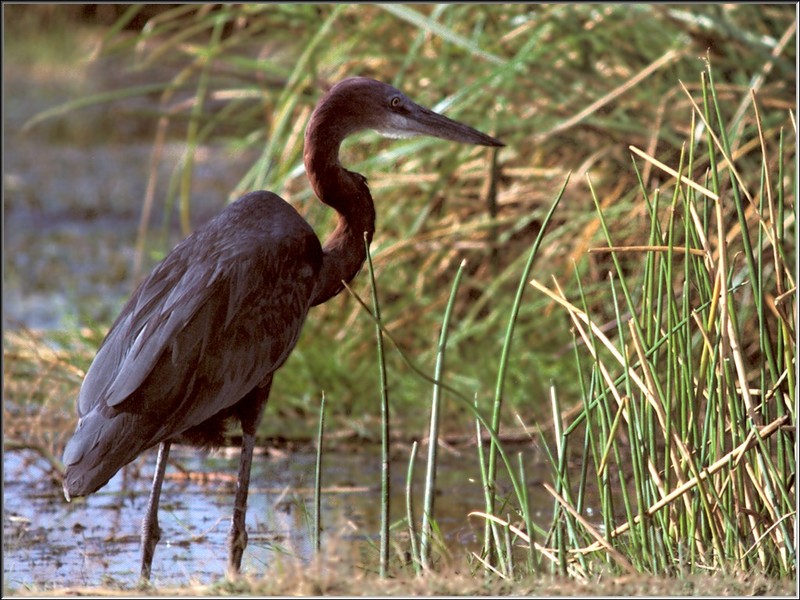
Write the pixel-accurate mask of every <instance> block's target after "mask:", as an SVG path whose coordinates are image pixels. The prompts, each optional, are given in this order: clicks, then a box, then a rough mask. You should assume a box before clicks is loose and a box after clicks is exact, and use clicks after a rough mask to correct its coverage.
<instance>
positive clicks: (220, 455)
mask: <svg viewBox="0 0 800 600" xmlns="http://www.w3.org/2000/svg"><path fill="white" fill-rule="evenodd" d="M397 454H398V456H397V457H396V459H394V460H393V463H394V467H393V469H394V473H393V482H392V484H393V488H394V490H393V495H392V503H393V507H392V522H393V523H394V522H396V521H399V520H400V519H402V518H403V517H404V516H405V493H404V485H405V482H404V481H403V479H404V474H405V471H406V464H405V462H406V461H407V455H406V456H402V454H403V453H402V452H398V453H397ZM170 459H171V465H170V467H169V468H168V471H167V472H168V479H167V481H166V482H165V484H164V489H163V492H162V500H161V510H160V513H159V522H160V525H161V528H162V531H163V533H162V538H161V542H160V543H159V545H158V548H157V549H156V555H155V559H154V561H153V575H152V581H153V583H155V584H156V585H159V586H169V585H186V584H187V583H192V582H197V583H211V582H213V581H216V580H218V579H219V578H221V577H222V576H223V575H224V573H225V566H226V561H227V546H226V544H227V533H228V527H229V523H230V520H229V519H230V512H231V506H232V502H233V491H234V482H233V480H232V476H233V474H234V473H235V472H236V465H237V452H235V451H219V452H217V453H214V454H211V455H204V454H202V453H200V452H199V451H197V450H194V449H191V448H185V447H180V446H178V447H174V450H173V452H172V453H171V456H170ZM154 461H155V457H154V453H153V452H151V453H149V454H148V455H146V456H145V457H143V458H142V459H141V460H139V461H137V462H136V463H134V464H133V465H131V466H130V467H129V468H127V469H125V470H124V471H123V472H121V473H119V474H117V476H115V477H114V478H113V479H112V480H111V482H110V483H109V484H108V485H107V486H106V487H105V488H103V489H102V490H101V491H99V492H97V493H95V494H94V495H92V496H89V497H88V498H85V499H77V500H74V501H73V502H72V503H69V504H68V503H67V502H66V501H65V500H64V498H63V497H62V496H61V493H60V489H59V487H58V485H57V484H56V483H55V482H53V481H51V480H49V478H47V477H44V476H43V473H46V471H47V470H46V465H44V464H42V462H41V459H39V458H37V457H35V456H33V455H31V454H28V453H25V452H7V453H6V454H5V456H4V461H3V462H4V464H3V470H4V480H5V481H4V483H5V489H4V517H3V539H4V548H3V557H4V561H3V579H4V582H5V586H6V588H11V589H19V588H25V587H27V586H45V587H48V588H49V587H60V586H81V585H86V586H96V585H121V586H124V587H130V586H133V585H135V584H136V581H137V578H138V573H139V565H140V563H139V561H140V547H139V523H140V521H141V517H142V515H143V513H144V510H145V505H146V502H147V497H148V493H149V486H150V476H151V473H152V470H153V466H154ZM474 462H475V461H474V459H473V458H472V457H471V456H466V455H461V456H453V455H448V456H445V457H443V459H442V462H441V468H440V470H439V479H438V482H437V488H438V490H439V494H438V495H437V498H436V509H435V510H436V515H437V522H438V524H439V526H440V528H441V531H442V533H443V535H444V537H445V540H446V542H447V546H448V548H449V549H450V550H451V551H454V552H462V551H463V552H468V551H469V550H471V549H477V543H478V539H479V538H480V536H481V531H482V523H481V521H480V520H479V519H476V518H474V517H473V518H469V517H468V514H469V512H470V511H472V510H481V508H482V499H481V498H482V497H481V491H480V487H479V485H478V484H477V483H476V482H473V481H470V480H468V479H467V475H465V474H466V473H470V472H472V473H477V472H478V471H477V470H476V469H472V468H471V467H472V466H475V465H474ZM182 471H185V472H192V473H201V474H205V477H204V478H199V477H192V478H187V477H185V476H181V475H180V473H181V472H182ZM423 471H424V464H423V463H422V461H420V464H419V465H418V467H417V473H416V474H417V476H418V477H417V479H418V481H415V490H414V502H415V506H416V510H417V511H419V510H420V508H419V507H420V506H421V490H422V482H421V477H422V474H423V473H422V472H423ZM379 472H380V461H379V457H378V456H377V454H374V453H370V452H369V451H367V452H364V451H359V452H352V453H347V452H334V453H329V454H328V455H327V456H326V457H325V464H324V476H323V483H322V487H323V496H322V502H321V519H322V525H323V530H324V531H323V536H322V543H321V546H322V552H323V553H332V554H335V555H337V556H347V557H348V560H354V561H356V564H364V565H365V566H368V567H372V568H374V566H375V565H376V564H377V545H378V537H377V534H378V530H379V518H380V517H379V514H380V509H379V501H378V499H379V495H380V494H379ZM313 477H314V455H313V454H312V453H311V452H299V453H298V452H293V453H291V455H287V456H281V457H274V456H269V455H267V454H263V453H262V454H260V455H258V456H257V457H256V461H255V462H254V466H253V477H252V482H251V489H250V501H249V508H248V514H247V528H248V533H249V538H250V541H249V544H248V547H247V550H246V552H245V557H244V563H243V569H244V571H245V572H246V573H250V574H253V575H258V574H259V573H262V572H264V571H265V570H266V569H267V568H268V567H269V566H274V564H275V563H276V561H286V560H288V559H290V558H292V559H300V560H309V559H310V558H311V557H312V555H313V549H312V545H311V544H312V542H311V536H310V533H311V522H312V521H311V519H312V517H311V515H312V513H313ZM529 484H530V485H529V489H530V493H531V502H532V506H533V510H534V516H535V518H536V519H537V521H539V522H540V523H542V524H545V523H546V522H547V521H548V514H549V511H550V509H551V508H552V501H551V500H549V499H548V498H547V497H546V495H545V494H544V493H543V492H542V488H541V486H540V485H536V484H535V482H529ZM417 519H419V517H417ZM405 531H406V530H405V527H404V526H403V527H402V528H400V529H399V530H398V532H397V533H394V534H393V535H394V538H395V540H396V541H398V542H399V544H400V546H401V547H403V548H407V547H408V543H407V539H406V538H405V535H404V534H405Z"/></svg>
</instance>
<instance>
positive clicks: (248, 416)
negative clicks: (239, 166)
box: [63, 77, 503, 581]
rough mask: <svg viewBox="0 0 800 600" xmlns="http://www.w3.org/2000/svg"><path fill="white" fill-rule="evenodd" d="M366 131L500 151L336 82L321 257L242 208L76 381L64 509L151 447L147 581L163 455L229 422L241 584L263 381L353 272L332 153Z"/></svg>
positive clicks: (315, 127)
mask: <svg viewBox="0 0 800 600" xmlns="http://www.w3.org/2000/svg"><path fill="white" fill-rule="evenodd" d="M366 129H371V130H374V131H377V132H378V133H381V134H383V135H386V136H389V137H408V136H414V135H427V136H433V137H437V138H441V139H444V140H449V141H453V142H459V143H465V144H474V145H482V146H495V147H498V146H503V143H502V142H500V141H499V140H497V139H495V138H494V137H491V136H489V135H486V134H484V133H481V132H480V131H477V130H476V129H473V128H472V127H469V126H467V125H465V124H463V123H459V122H458V121H455V120H452V119H450V118H448V117H445V116H443V115H441V114H438V113H436V112H434V111H431V110H429V109H427V108H425V107H423V106H420V105H419V104H416V103H415V102H412V101H411V100H409V98H408V97H406V96H405V95H404V94H403V93H402V92H400V91H399V90H398V89H396V88H395V87H393V86H391V85H388V84H386V83H383V82H380V81H376V80H374V79H370V78H366V77H351V78H347V79H344V80H342V81H340V82H339V83H337V84H336V85H334V86H333V87H332V88H331V89H330V90H329V91H328V92H327V93H326V94H325V95H324V96H323V97H322V99H321V100H320V101H319V102H318V104H317V106H316V108H315V109H314V112H313V113H312V115H311V117H310V119H309V123H308V126H307V128H306V132H305V140H304V151H303V161H304V164H305V170H306V175H307V177H308V180H309V182H310V184H311V188H312V189H313V191H314V193H315V194H316V196H317V198H318V199H319V200H320V201H322V202H323V203H324V204H326V205H327V206H329V207H331V208H333V209H334V210H335V211H336V213H338V220H337V223H336V226H335V228H334V230H333V232H332V233H331V234H330V235H329V237H328V238H327V239H326V241H325V243H324V244H322V243H320V240H319V238H318V237H317V236H316V234H315V233H314V230H313V229H312V227H311V226H310V225H309V224H308V223H307V222H306V221H305V219H303V217H301V216H300V214H299V213H298V212H297V211H296V210H295V209H294V208H293V207H292V206H291V205H290V204H289V203H288V202H286V201H285V200H283V199H282V198H281V197H280V196H278V195H276V194H274V193H271V192H267V191H255V192H250V193H248V194H245V195H244V196H242V197H241V198H239V199H238V200H237V201H235V202H233V203H231V204H229V205H228V206H227V207H226V208H225V209H223V210H222V211H221V212H220V213H219V214H218V215H217V216H216V217H214V218H212V219H211V220H210V221H209V222H207V223H206V224H205V225H204V226H201V227H199V228H197V229H196V230H195V231H194V232H193V233H192V234H191V235H189V236H188V237H186V238H185V239H184V240H183V241H181V242H180V243H178V245H176V246H175V247H174V248H173V250H172V251H170V252H169V253H168V254H167V256H166V257H165V258H164V259H163V260H162V261H161V262H160V263H159V264H158V265H157V266H156V267H155V268H154V269H153V271H152V272H151V273H150V274H149V275H148V276H147V277H146V278H145V279H144V280H143V281H142V282H141V283H140V285H139V286H138V287H137V288H136V290H135V291H134V292H133V294H132V295H131V297H130V299H129V300H128V302H127V303H126V304H125V305H124V306H123V308H122V310H121V312H120V314H119V316H118V317H117V319H116V320H115V321H114V323H113V324H112V326H111V328H110V329H109V331H108V334H107V335H106V337H105V339H104V340H103V342H102V344H101V345H100V348H99V349H98V351H97V354H96V356H95V358H94V360H93V361H92V363H91V365H90V367H89V369H88V371H87V372H86V376H85V377H84V380H83V383H82V384H81V388H80V392H79V394H78V399H77V412H78V423H77V427H76V430H75V433H74V434H73V436H72V438H70V440H69V441H68V442H67V444H66V447H65V449H64V456H63V462H64V466H65V471H64V479H63V488H64V495H65V497H66V499H67V501H69V500H70V499H71V498H73V497H77V496H85V495H88V494H91V493H93V492H95V491H97V490H98V489H100V488H102V487H103V486H104V485H105V484H106V483H108V481H109V480H110V479H111V477H113V476H114V474H116V473H117V471H119V470H120V469H121V468H122V467H124V466H125V465H127V464H128V463H130V462H131V461H133V460H134V459H135V458H137V457H138V456H139V455H140V454H142V453H143V452H145V451H146V450H148V449H150V448H153V447H155V446H158V455H157V458H156V466H155V474H154V476H153V483H152V487H151V490H150V497H149V500H148V504H147V507H146V509H145V515H144V517H143V519H142V528H141V557H142V558H141V572H140V574H141V579H142V580H144V581H148V580H149V579H150V574H151V568H152V562H153V555H154V552H155V548H156V545H157V544H158V541H159V539H160V537H161V530H160V528H159V525H158V504H159V498H160V495H161V487H162V483H163V480H164V474H165V469H166V466H167V460H168V457H169V451H170V446H171V445H172V444H174V443H181V444H190V445H200V446H204V447H213V446H219V445H222V444H223V442H224V434H225V431H226V429H227V428H228V426H229V425H230V424H231V423H233V424H235V423H236V421H238V422H239V423H240V424H241V430H242V442H241V453H240V458H239V472H238V477H237V485H236V495H235V498H234V506H233V516H232V518H231V526H230V530H229V534H228V540H227V542H228V565H227V567H228V573H229V574H233V575H235V574H237V573H239V572H240V569H241V562H242V556H243V553H244V550H245V548H246V546H247V531H246V528H245V515H246V510H247V494H248V488H249V482H250V467H251V464H252V458H253V450H254V446H255V441H256V429H257V427H258V425H259V423H260V421H261V417H262V414H263V412H264V407H265V405H266V403H267V399H268V397H269V392H270V387H271V384H272V378H273V375H274V373H275V371H277V370H278V369H279V368H280V367H281V365H283V364H284V362H285V361H286V359H287V358H288V357H289V354H290V353H291V351H292V349H293V348H294V346H295V344H296V343H297V340H298V337H299V336H300V331H301V329H302V327H303V323H304V321H305V319H306V315H307V314H308V311H309V309H310V308H311V307H313V306H316V305H319V304H322V303H323V302H325V301H327V300H329V299H330V298H332V297H334V296H336V295H337V294H338V293H339V292H341V291H342V290H343V289H344V285H345V284H346V283H349V282H350V281H351V280H352V279H353V278H354V277H355V276H356V274H357V273H358V271H359V270H360V269H361V267H362V266H363V264H364V261H365V259H366V252H367V246H368V245H369V242H370V241H371V240H372V236H373V233H374V231H375V206H374V204H373V200H372V196H371V195H370V191H369V188H368V187H367V180H366V179H365V178H364V177H363V176H362V175H360V174H358V173H354V172H352V171H348V170H347V169H345V168H344V167H343V166H342V165H341V163H340V161H339V148H340V146H341V143H342V141H343V140H344V139H345V138H346V137H347V136H349V135H352V134H354V133H356V132H359V131H362V130H366ZM365 238H366V241H367V244H366V245H365Z"/></svg>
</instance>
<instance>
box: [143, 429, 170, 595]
mask: <svg viewBox="0 0 800 600" xmlns="http://www.w3.org/2000/svg"><path fill="white" fill-rule="evenodd" d="M169 446H170V442H161V445H160V446H159V447H158V459H156V473H155V475H153V487H152V489H151V490H150V500H149V501H148V502H147V512H146V513H145V515H144V519H142V575H141V579H142V581H149V580H150V567H151V566H152V564H153V553H154V552H155V551H156V544H158V540H160V539H161V528H159V526H158V501H159V499H160V498H161V484H162V483H163V482H164V472H165V471H166V469H167V458H168V457H169Z"/></svg>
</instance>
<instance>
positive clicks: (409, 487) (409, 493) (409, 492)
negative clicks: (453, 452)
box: [406, 440, 422, 575]
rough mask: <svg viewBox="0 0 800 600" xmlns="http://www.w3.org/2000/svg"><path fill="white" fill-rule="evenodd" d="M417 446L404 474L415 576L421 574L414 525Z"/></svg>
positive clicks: (412, 448) (407, 517)
mask: <svg viewBox="0 0 800 600" xmlns="http://www.w3.org/2000/svg"><path fill="white" fill-rule="evenodd" d="M418 448H419V444H418V443H417V441H416V440H414V443H413V444H412V445H411V456H409V458H408V473H407V474H406V522H407V523H408V539H409V542H410V544H411V564H412V565H413V566H414V572H415V573H416V574H417V575H421V574H422V559H421V558H420V555H419V546H418V545H417V527H416V525H415V523H416V522H417V520H416V519H415V518H414V494H413V486H414V461H415V460H416V458H417V449H418Z"/></svg>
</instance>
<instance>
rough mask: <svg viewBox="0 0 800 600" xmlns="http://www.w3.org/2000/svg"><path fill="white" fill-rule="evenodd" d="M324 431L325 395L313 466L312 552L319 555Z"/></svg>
mask: <svg viewBox="0 0 800 600" xmlns="http://www.w3.org/2000/svg"><path fill="white" fill-rule="evenodd" d="M324 429H325V393H324V392H323V393H322V400H321V401H320V403H319V430H318V431H317V460H316V464H315V466H314V552H317V553H319V549H320V537H321V533H322V518H321V516H320V514H321V511H320V505H321V497H322V435H323V431H324Z"/></svg>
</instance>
